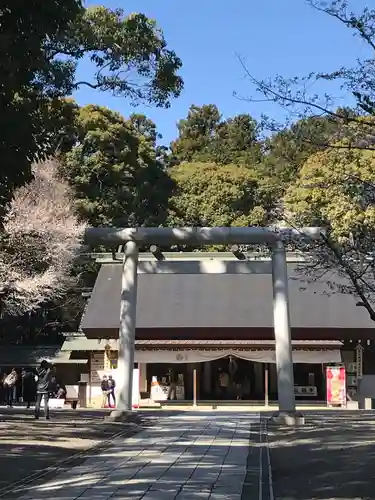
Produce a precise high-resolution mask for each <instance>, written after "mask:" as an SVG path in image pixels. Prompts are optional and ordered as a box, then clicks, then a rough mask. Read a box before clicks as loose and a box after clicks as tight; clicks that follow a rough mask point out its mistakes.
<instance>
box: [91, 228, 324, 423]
mask: <svg viewBox="0 0 375 500" xmlns="http://www.w3.org/2000/svg"><path fill="white" fill-rule="evenodd" d="M321 234H322V230H321V228H319V227H308V228H301V229H290V228H283V229H278V230H273V229H270V228H262V227H215V228H207V227H181V228H165V227H161V228H144V227H140V228H89V229H86V232H85V243H87V244H90V245H98V244H106V245H113V246H116V245H122V244H125V253H124V262H123V272H122V290H121V307H120V309H121V310H120V329H119V357H118V374H122V376H121V377H119V380H118V381H117V385H118V404H117V410H116V411H114V412H113V417H115V418H118V417H121V416H124V415H125V416H126V415H127V414H128V413H129V412H130V411H131V410H132V385H133V366H134V349H135V348H134V345H135V328H136V310H137V266H138V254H139V250H138V247H139V245H162V246H170V245H176V244H180V245H189V246H200V245H220V244H224V245H230V244H242V245H251V244H265V245H268V246H269V247H270V248H271V251H272V285H273V318H274V331H275V353H276V369H277V385H278V399H279V411H280V413H282V414H287V415H290V414H294V413H295V397H294V376H293V359H292V342H291V330H290V314H289V299H288V275H287V264H286V253H285V247H284V243H285V240H293V239H298V238H308V239H313V240H316V239H319V238H320V236H321Z"/></svg>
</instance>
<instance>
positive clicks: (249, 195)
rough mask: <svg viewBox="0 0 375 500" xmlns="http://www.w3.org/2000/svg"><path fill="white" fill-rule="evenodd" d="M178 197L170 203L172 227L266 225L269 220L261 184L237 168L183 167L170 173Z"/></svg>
mask: <svg viewBox="0 0 375 500" xmlns="http://www.w3.org/2000/svg"><path fill="white" fill-rule="evenodd" d="M170 174H171V176H172V179H173V180H174V181H175V182H176V186H177V187H176V194H175V196H173V197H172V198H171V200H170V213H169V217H168V223H169V225H176V226H184V225H185V226H201V225H208V226H247V225H265V224H266V222H267V219H268V216H269V213H268V210H267V208H268V207H267V201H268V200H267V199H265V198H264V196H263V192H262V182H261V179H259V178H258V177H257V175H256V173H255V172H253V171H251V170H250V169H248V168H246V167H240V166H237V165H225V166H218V165H215V164H212V163H190V164H189V163H184V164H182V165H179V166H176V167H174V168H173V169H172V170H171V172H170Z"/></svg>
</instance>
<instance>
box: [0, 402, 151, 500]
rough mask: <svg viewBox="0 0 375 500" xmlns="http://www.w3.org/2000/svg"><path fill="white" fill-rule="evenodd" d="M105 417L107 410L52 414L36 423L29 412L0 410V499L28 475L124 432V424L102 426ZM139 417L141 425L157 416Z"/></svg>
mask: <svg viewBox="0 0 375 500" xmlns="http://www.w3.org/2000/svg"><path fill="white" fill-rule="evenodd" d="M106 415H108V410H107V411H105V410H87V411H83V410H62V411H61V410H60V411H56V412H52V414H51V420H48V421H46V420H44V419H43V418H41V419H40V420H37V421H36V420H34V418H33V411H32V410H26V409H19V408H14V409H4V408H3V409H0V498H2V497H4V494H6V491H7V489H8V488H9V487H10V486H11V485H12V486H13V485H15V484H16V483H17V482H19V481H22V480H24V479H25V478H26V477H28V476H30V475H31V474H37V473H39V472H41V471H45V470H46V469H47V468H49V467H51V466H53V465H54V464H56V462H57V461H62V460H67V459H68V458H70V457H72V456H75V455H76V454H77V453H79V452H83V451H84V450H86V449H88V448H91V447H92V446H100V445H102V444H103V443H104V442H105V441H106V440H107V439H109V438H111V437H112V436H113V435H115V434H117V433H118V432H121V431H124V430H126V427H125V426H124V424H118V423H108V422H106V421H105V419H104V417H105V416H106ZM141 415H142V420H143V423H144V424H145V425H150V424H152V421H153V419H156V418H157V416H158V415H157V414H156V413H150V412H148V413H147V412H144V413H141ZM128 428H129V427H128ZM133 432H134V430H133ZM4 498H6V496H5V497H4Z"/></svg>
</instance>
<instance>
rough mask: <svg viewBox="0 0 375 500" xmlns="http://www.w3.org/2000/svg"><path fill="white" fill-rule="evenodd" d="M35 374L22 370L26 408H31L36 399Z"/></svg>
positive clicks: (23, 396) (23, 395)
mask: <svg viewBox="0 0 375 500" xmlns="http://www.w3.org/2000/svg"><path fill="white" fill-rule="evenodd" d="M34 377H35V375H34V373H33V372H32V371H31V370H29V369H26V368H22V399H23V402H24V403H26V407H27V408H30V406H31V402H32V401H34V400H35V399H34V398H35V380H34Z"/></svg>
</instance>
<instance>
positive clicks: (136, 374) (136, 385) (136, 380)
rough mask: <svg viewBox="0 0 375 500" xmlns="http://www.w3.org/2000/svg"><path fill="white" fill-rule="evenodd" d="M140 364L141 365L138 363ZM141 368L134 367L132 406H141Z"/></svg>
mask: <svg viewBox="0 0 375 500" xmlns="http://www.w3.org/2000/svg"><path fill="white" fill-rule="evenodd" d="M138 366H139V365H138ZM139 400H140V397H139V368H134V369H133V390H132V407H133V408H139V403H140V401H139Z"/></svg>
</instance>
